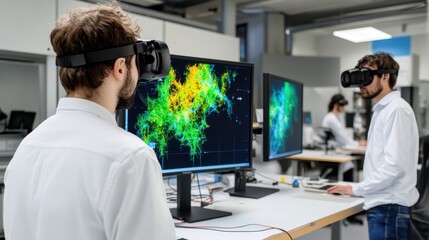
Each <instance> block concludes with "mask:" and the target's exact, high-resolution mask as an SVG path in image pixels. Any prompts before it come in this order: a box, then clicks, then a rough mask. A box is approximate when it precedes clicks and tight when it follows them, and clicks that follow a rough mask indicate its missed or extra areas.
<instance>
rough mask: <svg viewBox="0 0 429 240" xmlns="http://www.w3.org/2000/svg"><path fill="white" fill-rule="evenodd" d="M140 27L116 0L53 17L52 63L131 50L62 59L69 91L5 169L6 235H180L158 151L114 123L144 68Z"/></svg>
mask: <svg viewBox="0 0 429 240" xmlns="http://www.w3.org/2000/svg"><path fill="white" fill-rule="evenodd" d="M139 32H140V27H139V26H138V25H137V24H136V23H135V22H133V21H132V20H131V19H130V18H129V16H128V15H127V14H126V13H125V12H124V11H123V10H122V9H121V8H120V7H119V5H118V4H117V3H115V2H113V3H112V4H111V5H109V6H107V5H96V6H92V7H87V8H81V9H76V10H74V11H71V12H70V13H68V14H67V15H66V16H63V17H61V18H60V19H59V21H58V23H57V26H56V27H55V28H54V29H53V31H52V32H51V43H52V46H53V49H54V51H55V52H56V53H57V65H60V66H61V65H62V64H65V63H64V62H63V63H62V64H58V63H59V62H61V61H60V60H59V58H60V59H61V57H63V56H70V55H74V56H76V54H83V53H85V54H86V53H94V51H99V52H100V51H104V50H107V49H115V50H118V48H120V49H124V47H125V48H127V49H132V51H128V52H127V51H125V52H121V51H119V53H118V52H110V53H109V54H105V55H104V56H103V59H104V60H103V61H100V62H96V63H94V62H93V63H92V64H85V61H87V62H88V61H93V60H94V59H91V58H82V59H80V61H78V65H79V64H80V66H71V67H64V66H63V67H60V69H59V75H60V79H61V84H62V85H63V87H64V88H65V90H66V92H67V97H65V98H62V99H61V100H60V101H59V103H58V108H57V112H56V114H55V115H54V116H52V117H50V118H49V119H47V120H46V121H44V122H43V123H42V124H41V125H40V126H39V127H37V128H36V129H35V130H34V131H33V132H32V133H31V134H29V135H28V136H27V137H26V138H25V139H24V140H23V141H22V143H21V144H20V146H19V147H18V149H17V151H16V153H15V155H14V157H13V159H12V160H11V162H10V164H9V166H8V168H7V172H6V175H5V195H4V228H5V235H6V238H7V239H8V240H28V239H33V240H58V239H62V240H76V239H82V240H84V239H88V240H89V239H91V240H95V239H97V240H103V239H106V240H107V239H109V240H124V239H126V240H137V239H160V240H167V239H170V240H173V239H175V238H176V237H175V229H174V224H173V220H172V217H171V214H170V211H169V209H168V206H167V203H166V198H165V190H164V186H163V181H162V175H161V168H160V165H159V162H158V160H157V158H156V155H155V154H154V152H153V150H152V149H151V148H150V147H148V146H147V145H146V144H145V143H144V142H143V141H141V140H140V139H139V138H138V137H136V136H134V135H133V134H131V133H127V132H126V131H124V130H123V129H122V128H120V127H118V125H117V123H116V121H115V116H114V113H115V110H116V109H122V108H127V107H129V106H131V104H132V99H133V96H134V93H135V89H136V86H137V81H138V78H139V76H140V71H141V69H139V67H138V61H137V60H136V54H137V53H136V51H137V49H138V48H137V46H138V44H139V42H138V41H137V39H138V36H139ZM140 43H141V42H140ZM128 46H132V48H129V47H128ZM115 54H116V55H117V56H115V57H112V56H113V55H115ZM138 54H140V53H139V52H138ZM110 58H113V59H110ZM63 60H64V58H63ZM69 60H70V62H71V63H73V61H74V60H72V59H71V58H70V59H69ZM82 63H83V64H82ZM66 65H67V64H66Z"/></svg>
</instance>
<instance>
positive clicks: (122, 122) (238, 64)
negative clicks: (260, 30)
mask: <svg viewBox="0 0 429 240" xmlns="http://www.w3.org/2000/svg"><path fill="white" fill-rule="evenodd" d="M171 59H172V62H173V59H177V60H183V61H192V62H197V63H198V62H201V63H208V64H224V65H232V66H234V67H246V68H250V94H249V95H250V96H249V97H250V99H249V101H250V106H249V109H248V113H249V131H248V139H249V146H248V149H249V161H248V165H246V166H228V167H226V166H220V167H219V168H209V169H199V167H195V169H192V170H190V171H183V170H178V171H170V169H169V170H168V172H165V170H164V169H161V170H162V175H163V176H173V175H181V174H189V173H204V172H221V171H231V170H235V169H251V168H252V122H253V118H252V111H253V84H254V83H253V82H254V65H253V64H252V63H247V62H234V61H229V60H220V59H210V58H201V57H191V56H183V55H171ZM125 112H126V110H120V111H118V115H117V121H118V124H119V126H121V127H122V128H123V129H124V130H125Z"/></svg>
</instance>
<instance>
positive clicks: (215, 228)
mask: <svg viewBox="0 0 429 240" xmlns="http://www.w3.org/2000/svg"><path fill="white" fill-rule="evenodd" d="M180 224H181V223H176V224H175V225H176V227H177V228H191V229H200V230H210V231H217V232H232V233H239V232H264V231H268V230H272V229H275V230H279V231H282V232H284V233H286V234H287V235H288V237H289V239H290V240H293V238H292V236H291V235H290V233H289V232H288V231H286V230H284V229H281V228H278V227H273V226H268V225H263V224H257V223H251V224H245V225H241V226H232V227H220V226H182V225H180ZM249 226H258V227H264V229H258V230H233V229H238V228H245V227H249ZM289 239H288V240H289Z"/></svg>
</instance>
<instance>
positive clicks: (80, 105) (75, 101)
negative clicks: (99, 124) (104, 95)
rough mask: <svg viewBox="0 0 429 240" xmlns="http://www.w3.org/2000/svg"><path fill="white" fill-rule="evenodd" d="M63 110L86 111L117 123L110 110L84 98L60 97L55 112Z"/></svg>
mask: <svg viewBox="0 0 429 240" xmlns="http://www.w3.org/2000/svg"><path fill="white" fill-rule="evenodd" d="M64 110H65V111H83V112H88V113H91V114H95V115H97V116H98V117H100V118H102V119H104V120H106V121H107V122H110V123H112V124H114V125H118V124H117V123H116V120H115V116H114V115H113V114H112V113H111V112H109V111H108V110H107V109H106V108H104V107H103V106H101V105H99V104H97V103H95V102H93V101H89V100H86V99H82V98H71V97H66V98H61V99H60V101H59V102H58V107H57V112H59V111H64Z"/></svg>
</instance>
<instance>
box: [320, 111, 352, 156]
mask: <svg viewBox="0 0 429 240" xmlns="http://www.w3.org/2000/svg"><path fill="white" fill-rule="evenodd" d="M322 126H323V127H326V128H330V129H331V131H332V134H333V135H334V137H335V142H336V143H337V146H338V147H339V148H344V147H345V146H355V147H356V146H358V144H359V143H358V142H357V141H354V140H353V139H352V138H351V137H349V136H347V133H346V131H345V128H344V126H343V123H342V122H341V120H340V119H339V116H337V115H335V114H334V113H333V112H329V113H328V114H326V116H325V117H324V118H323V121H322Z"/></svg>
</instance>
